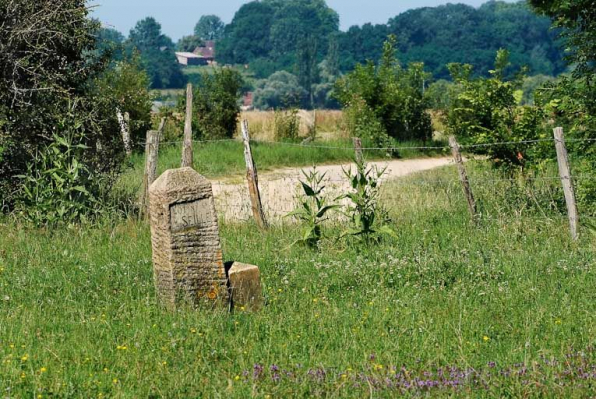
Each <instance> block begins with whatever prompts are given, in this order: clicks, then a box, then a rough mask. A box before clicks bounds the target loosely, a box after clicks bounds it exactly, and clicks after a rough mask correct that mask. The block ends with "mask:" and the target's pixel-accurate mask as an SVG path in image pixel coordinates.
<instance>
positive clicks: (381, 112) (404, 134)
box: [335, 36, 432, 144]
mask: <svg viewBox="0 0 596 399" xmlns="http://www.w3.org/2000/svg"><path fill="white" fill-rule="evenodd" d="M396 42H397V39H396V38H395V36H390V37H389V39H388V40H387V41H386V43H385V45H384V48H383V55H382V57H381V59H380V61H379V62H378V64H377V65H375V63H374V62H372V61H369V62H368V63H366V64H365V65H357V66H356V69H355V70H354V71H353V72H351V73H349V74H347V75H345V76H344V77H342V78H341V79H339V80H338V81H337V84H336V88H335V97H336V98H337V99H338V100H339V101H340V102H341V103H342V105H343V106H344V107H345V108H346V109H347V110H348V111H349V113H352V114H354V119H358V115H359V114H360V113H361V114H362V118H361V119H362V120H372V119H373V118H375V119H376V120H377V122H375V123H374V124H373V125H374V126H381V127H382V131H383V132H384V135H385V136H387V135H388V136H390V137H393V138H395V139H398V140H412V139H414V140H423V141H425V140H429V139H430V138H431V137H432V128H431V120H430V116H429V115H428V113H427V109H428V102H427V99H426V98H425V97H424V93H423V82H424V81H426V80H429V79H430V76H429V74H427V73H425V72H424V65H423V64H421V63H412V64H410V65H409V66H408V68H406V69H404V68H402V67H401V65H400V64H399V61H398V59H397V57H396ZM359 123H360V122H358V123H357V124H356V125H355V126H359ZM380 131H381V130H380V129H378V127H375V129H374V132H375V134H379V137H375V138H374V140H375V141H376V142H377V143H378V144H380V143H381V142H382V141H384V137H383V134H380ZM369 136H370V135H369Z"/></svg>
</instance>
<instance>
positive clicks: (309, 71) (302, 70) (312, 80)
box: [296, 36, 320, 108]
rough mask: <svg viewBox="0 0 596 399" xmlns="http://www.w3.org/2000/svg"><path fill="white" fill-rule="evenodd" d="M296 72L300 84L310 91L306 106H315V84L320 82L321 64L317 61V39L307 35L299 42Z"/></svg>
mask: <svg viewBox="0 0 596 399" xmlns="http://www.w3.org/2000/svg"><path fill="white" fill-rule="evenodd" d="M296 58H297V60H296V72H297V76H298V81H299V82H300V86H302V88H304V90H306V92H307V93H308V103H307V104H305V105H307V107H306V108H312V107H314V102H315V99H314V86H315V84H317V83H319V77H320V76H319V66H318V62H317V58H318V57H317V39H316V38H314V37H310V36H309V37H305V38H303V39H302V40H301V41H300V43H299V44H298V49H297V52H296Z"/></svg>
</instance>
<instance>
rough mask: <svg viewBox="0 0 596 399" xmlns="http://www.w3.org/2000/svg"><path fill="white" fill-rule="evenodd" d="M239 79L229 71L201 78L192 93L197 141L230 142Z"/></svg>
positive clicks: (237, 74)
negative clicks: (223, 139) (222, 140)
mask: <svg viewBox="0 0 596 399" xmlns="http://www.w3.org/2000/svg"><path fill="white" fill-rule="evenodd" d="M241 88H242V76H241V75H240V74H239V73H238V72H237V71H235V70H233V69H231V68H220V69H216V70H215V71H213V73H211V74H210V73H207V72H204V73H202V74H201V81H200V83H199V85H198V87H197V88H196V90H195V93H194V102H193V105H194V116H193V125H194V127H195V128H194V129H193V130H194V132H196V136H197V138H201V139H220V138H226V137H227V138H232V137H234V133H235V132H236V127H237V124H238V116H239V115H240V106H239V105H238V100H239V98H240V94H241V92H240V89H241Z"/></svg>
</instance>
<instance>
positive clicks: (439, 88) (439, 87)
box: [424, 79, 459, 111]
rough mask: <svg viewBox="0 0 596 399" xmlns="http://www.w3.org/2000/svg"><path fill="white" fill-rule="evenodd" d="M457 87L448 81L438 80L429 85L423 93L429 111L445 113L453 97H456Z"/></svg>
mask: <svg viewBox="0 0 596 399" xmlns="http://www.w3.org/2000/svg"><path fill="white" fill-rule="evenodd" d="M458 88H459V87H458V86H457V85H455V84H454V83H453V82H450V81H448V80H444V79H439V80H437V81H436V82H433V83H431V84H430V85H429V86H428V88H427V89H426V90H425V91H424V97H425V98H426V99H427V101H428V106H429V107H430V109H432V110H435V111H446V110H448V109H449V108H450V107H451V103H452V102H453V99H454V97H456V96H457V94H458V93H457V89H458Z"/></svg>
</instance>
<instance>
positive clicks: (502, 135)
mask: <svg viewBox="0 0 596 399" xmlns="http://www.w3.org/2000/svg"><path fill="white" fill-rule="evenodd" d="M508 66H509V52H508V51H506V50H499V51H498V53H497V57H496V61H495V68H494V70H491V71H490V75H491V77H490V78H476V79H473V78H472V77H471V75H472V67H471V66H470V65H460V64H451V65H449V69H450V71H451V74H452V76H453V80H454V81H455V82H456V84H457V85H459V89H458V90H459V94H457V96H456V98H455V99H454V100H453V101H452V104H451V108H450V110H449V113H448V116H447V130H448V132H449V134H453V135H455V136H457V137H458V138H459V140H460V142H461V143H463V144H474V145H484V144H492V145H487V146H481V147H476V148H474V149H473V152H475V153H478V154H482V155H487V156H488V157H490V158H491V159H492V160H493V161H494V162H495V163H496V164H497V165H501V166H506V167H511V166H524V165H526V164H530V165H531V164H532V162H533V160H535V156H536V154H535V153H534V151H533V149H532V148H533V147H532V146H528V145H525V144H521V143H520V144H519V145H511V144H504V145H498V144H497V143H502V142H520V141H527V140H535V139H539V138H544V137H545V136H544V133H543V132H542V130H541V122H542V117H543V113H542V110H541V109H540V108H537V107H529V106H519V105H518V99H516V92H517V91H518V89H519V88H520V87H521V84H522V81H523V71H522V72H521V73H520V74H518V76H517V77H516V78H515V79H514V80H505V79H504V75H505V69H506V68H507V67H508Z"/></svg>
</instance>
